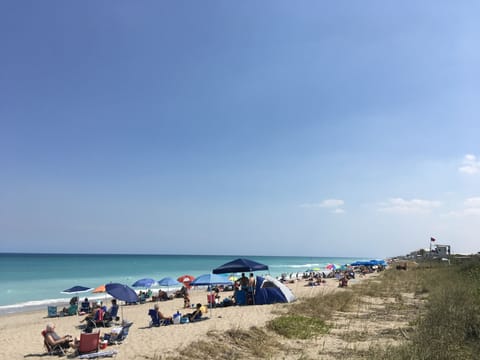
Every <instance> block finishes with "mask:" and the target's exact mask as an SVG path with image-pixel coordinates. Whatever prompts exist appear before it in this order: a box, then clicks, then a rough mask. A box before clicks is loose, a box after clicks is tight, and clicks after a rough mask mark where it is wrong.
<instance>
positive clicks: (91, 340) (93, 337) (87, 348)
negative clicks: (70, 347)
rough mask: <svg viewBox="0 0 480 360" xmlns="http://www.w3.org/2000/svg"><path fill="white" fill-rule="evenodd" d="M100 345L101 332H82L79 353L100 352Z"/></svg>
mask: <svg viewBox="0 0 480 360" xmlns="http://www.w3.org/2000/svg"><path fill="white" fill-rule="evenodd" d="M99 345H100V333H99V332H96V333H91V334H85V333H82V334H80V342H79V344H78V349H77V353H78V355H82V354H89V353H94V352H98V347H99Z"/></svg>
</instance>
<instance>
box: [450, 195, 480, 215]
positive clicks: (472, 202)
mask: <svg viewBox="0 0 480 360" xmlns="http://www.w3.org/2000/svg"><path fill="white" fill-rule="evenodd" d="M463 205H464V206H465V207H464V208H463V209H461V210H459V211H451V212H449V213H448V214H447V215H448V216H455V217H463V216H479V215H480V197H471V198H468V199H465V201H464V202H463Z"/></svg>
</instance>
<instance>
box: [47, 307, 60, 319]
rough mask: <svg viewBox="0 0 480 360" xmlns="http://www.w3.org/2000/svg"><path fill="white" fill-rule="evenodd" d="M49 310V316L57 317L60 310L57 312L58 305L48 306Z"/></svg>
mask: <svg viewBox="0 0 480 360" xmlns="http://www.w3.org/2000/svg"><path fill="white" fill-rule="evenodd" d="M47 311H48V317H57V316H58V312H57V307H56V306H49V307H48V308H47Z"/></svg>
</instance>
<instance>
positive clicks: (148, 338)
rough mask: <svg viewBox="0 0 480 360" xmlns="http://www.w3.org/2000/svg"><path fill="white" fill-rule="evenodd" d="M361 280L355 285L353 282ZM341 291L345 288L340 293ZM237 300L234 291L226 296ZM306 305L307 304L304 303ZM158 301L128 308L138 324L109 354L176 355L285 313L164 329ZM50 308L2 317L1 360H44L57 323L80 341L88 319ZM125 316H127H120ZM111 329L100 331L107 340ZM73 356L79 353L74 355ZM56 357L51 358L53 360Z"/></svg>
mask: <svg viewBox="0 0 480 360" xmlns="http://www.w3.org/2000/svg"><path fill="white" fill-rule="evenodd" d="M355 281H358V280H353V282H355ZM337 284H338V282H337V281H336V280H335V279H327V283H326V284H324V285H321V286H315V287H309V286H305V285H306V283H305V281H298V282H295V283H292V284H287V286H289V287H290V289H291V290H292V291H293V293H294V294H295V295H296V296H297V298H299V299H301V298H302V297H306V296H312V295H315V294H319V293H325V292H329V291H335V289H337ZM340 290H341V289H340ZM220 294H221V295H226V296H228V295H231V294H232V292H225V293H220ZM190 297H191V302H192V304H195V303H199V302H200V303H202V304H206V301H207V293H206V291H205V290H191V291H190ZM300 301H301V300H300ZM153 305H154V304H153V303H152V302H147V303H145V304H141V305H131V306H124V307H123V316H124V318H125V319H128V321H132V322H133V325H132V327H131V329H130V333H129V335H128V338H127V340H126V341H125V342H123V343H122V344H119V345H112V346H109V347H108V348H107V350H113V349H115V350H117V351H118V354H117V355H116V357H115V358H116V359H118V360H124V359H125V360H126V359H142V358H145V359H149V358H150V359H151V358H152V357H153V356H154V355H155V354H163V355H165V354H175V353H176V352H177V351H178V349H179V348H181V347H184V346H187V345H188V344H189V343H191V342H192V341H194V340H198V339H202V338H206V337H207V333H208V332H209V331H211V330H216V331H223V330H227V329H249V328H250V327H251V326H257V327H263V326H264V325H265V324H266V322H267V321H269V320H271V319H272V318H273V317H274V316H275V315H273V314H272V310H274V309H279V308H280V307H281V306H282V305H281V304H275V305H258V306H230V307H226V308H215V309H209V310H208V313H207V314H206V316H207V317H209V319H207V320H204V321H200V322H195V323H190V324H178V325H170V326H162V327H153V328H151V327H149V320H150V318H149V316H148V315H147V312H148V310H149V309H150V308H152V307H153ZM159 305H160V310H161V311H162V312H163V313H164V314H174V313H175V312H176V311H177V310H179V311H180V312H183V313H186V312H191V311H192V310H191V309H188V310H187V309H182V307H183V299H181V298H175V299H173V300H169V301H163V302H159ZM46 315H47V309H45V310H44V311H40V312H39V311H37V312H30V313H19V314H13V315H5V316H2V317H0V349H1V350H0V358H1V359H25V358H26V359H39V358H44V357H45V353H46V350H45V348H44V346H43V337H42V335H41V331H42V330H43V329H44V328H45V326H46V324H47V323H49V322H53V323H54V324H55V325H56V331H57V333H58V334H59V335H61V336H62V335H65V334H70V335H73V336H75V337H79V336H80V332H81V330H79V329H78V326H79V325H80V320H81V319H82V318H83V316H67V317H60V318H53V319H52V318H47V317H46ZM119 315H121V311H119ZM108 331H109V328H100V333H101V336H102V335H103V334H104V333H105V332H108ZM70 352H73V350H71V351H70ZM48 357H50V356H47V358H48Z"/></svg>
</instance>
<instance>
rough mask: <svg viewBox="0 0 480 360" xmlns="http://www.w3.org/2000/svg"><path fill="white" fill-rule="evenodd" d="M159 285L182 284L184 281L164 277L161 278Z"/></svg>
mask: <svg viewBox="0 0 480 360" xmlns="http://www.w3.org/2000/svg"><path fill="white" fill-rule="evenodd" d="M158 285H160V286H181V285H182V283H180V282H178V281H177V280H175V279H174V278H171V277H168V276H167V277H164V278H162V279H160V280H158Z"/></svg>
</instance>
